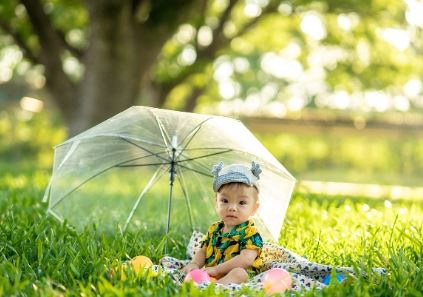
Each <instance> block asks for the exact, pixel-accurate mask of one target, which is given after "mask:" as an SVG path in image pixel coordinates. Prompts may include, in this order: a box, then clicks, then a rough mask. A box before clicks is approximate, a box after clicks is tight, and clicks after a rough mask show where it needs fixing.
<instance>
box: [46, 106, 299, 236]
mask: <svg viewBox="0 0 423 297" xmlns="http://www.w3.org/2000/svg"><path fill="white" fill-rule="evenodd" d="M54 152H55V154H54V165H53V174H52V177H51V179H50V182H49V185H48V187H47V189H46V192H45V195H44V200H45V201H47V200H48V201H49V206H48V212H49V213H50V214H52V215H53V216H55V217H56V218H57V219H59V220H62V221H63V220H65V219H66V220H67V221H68V222H69V223H70V224H71V225H73V226H75V227H76V228H78V229H80V228H82V227H83V226H85V225H87V224H92V223H95V225H96V226H97V228H100V229H114V228H120V229H121V230H127V229H131V230H140V229H144V230H145V231H146V232H147V231H148V232H154V233H155V234H158V233H157V232H161V233H159V234H168V233H169V231H170V230H172V232H185V231H188V230H194V229H195V230H201V231H203V232H204V231H206V228H207V226H208V225H209V224H210V223H212V222H213V221H215V220H217V219H218V217H217V214H216V211H215V208H214V199H215V194H214V193H213V189H212V181H213V175H212V174H211V168H212V166H213V165H215V164H217V163H218V162H219V161H223V162H224V163H225V164H230V163H244V164H251V161H255V162H257V163H259V164H260V165H261V168H262V170H263V173H262V174H261V176H260V188H261V191H260V208H259V210H258V212H257V213H256V215H255V217H254V220H255V222H256V225H257V227H258V228H259V230H260V231H261V232H262V234H263V235H264V237H265V238H268V239H274V240H277V239H278V237H279V233H280V229H281V226H282V223H283V220H284V216H285V213H286V210H287V207H288V204H289V200H290V198H291V194H292V190H293V187H294V184H295V179H294V178H293V176H292V175H291V174H290V173H289V172H288V171H287V170H286V169H285V168H284V166H282V164H280V163H279V162H278V161H277V160H276V158H275V157H273V156H272V154H271V153H270V152H269V151H268V150H267V149H266V148H265V147H264V146H263V145H262V144H261V143H260V142H259V141H258V140H257V139H256V138H255V137H254V135H253V134H252V133H251V132H250V131H249V130H248V129H247V128H246V127H245V126H244V125H243V124H242V123H241V122H240V121H238V120H234V119H231V118H227V117H221V116H210V115H200V114H194V113H186V112H177V111H170V110H162V109H155V108H148V107H141V106H134V107H131V108H129V109H127V110H125V111H123V112H121V113H119V114H117V115H116V116H114V117H112V118H110V119H108V120H106V121H105V122H102V123H100V124H99V125H97V126H95V127H93V128H91V129H89V130H87V131H85V132H83V133H81V134H79V135H77V136H75V137H73V138H71V139H69V140H67V141H65V142H64V143H62V144H60V145H58V146H56V147H55V151H54Z"/></svg>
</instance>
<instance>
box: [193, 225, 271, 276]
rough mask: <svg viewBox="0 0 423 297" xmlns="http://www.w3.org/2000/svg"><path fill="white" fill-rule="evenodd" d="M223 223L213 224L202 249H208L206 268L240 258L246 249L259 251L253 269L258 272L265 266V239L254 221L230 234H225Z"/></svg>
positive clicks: (233, 229) (236, 228) (237, 227)
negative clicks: (263, 257)
mask: <svg viewBox="0 0 423 297" xmlns="http://www.w3.org/2000/svg"><path fill="white" fill-rule="evenodd" d="M223 227H224V223H223V221H219V222H216V223H214V224H212V225H211V226H210V227H209V229H208V231H207V235H206V237H205V239H204V240H203V242H202V244H201V247H203V246H205V247H206V263H205V266H206V267H212V266H216V265H218V264H221V263H223V262H226V261H228V260H230V259H232V258H233V257H235V256H238V255H239V254H240V253H241V251H242V250H244V249H252V250H256V251H257V258H256V259H255V260H254V263H253V265H252V267H251V269H252V271H253V272H258V271H259V270H260V269H261V267H262V266H263V262H262V259H261V257H260V254H261V250H262V248H263V239H262V238H261V236H260V234H259V233H258V230H257V228H256V227H255V226H254V222H253V221H252V220H248V221H245V222H243V223H241V224H239V225H236V226H235V227H233V228H232V229H231V230H230V231H229V232H223Z"/></svg>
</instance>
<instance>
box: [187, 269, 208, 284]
mask: <svg viewBox="0 0 423 297" xmlns="http://www.w3.org/2000/svg"><path fill="white" fill-rule="evenodd" d="M184 281H185V282H189V281H193V282H195V283H197V284H201V283H204V282H206V281H210V276H209V275H208V274H207V272H206V271H205V270H202V269H194V270H191V271H190V272H188V273H187V275H186V276H185V280H184Z"/></svg>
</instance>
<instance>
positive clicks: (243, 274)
mask: <svg viewBox="0 0 423 297" xmlns="http://www.w3.org/2000/svg"><path fill="white" fill-rule="evenodd" d="M247 280H248V273H247V271H245V269H244V268H240V267H237V268H234V269H232V270H231V271H229V272H228V273H227V274H226V275H225V276H224V277H222V278H221V279H218V280H217V281H216V283H219V284H223V285H228V284H240V283H243V282H245V281H247Z"/></svg>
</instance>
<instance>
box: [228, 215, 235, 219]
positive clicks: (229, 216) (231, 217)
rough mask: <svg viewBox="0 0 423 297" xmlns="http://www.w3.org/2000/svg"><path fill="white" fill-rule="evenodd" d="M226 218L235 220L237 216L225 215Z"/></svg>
mask: <svg viewBox="0 0 423 297" xmlns="http://www.w3.org/2000/svg"><path fill="white" fill-rule="evenodd" d="M226 217H227V218H230V219H236V218H237V216H234V215H227V216H226Z"/></svg>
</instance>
